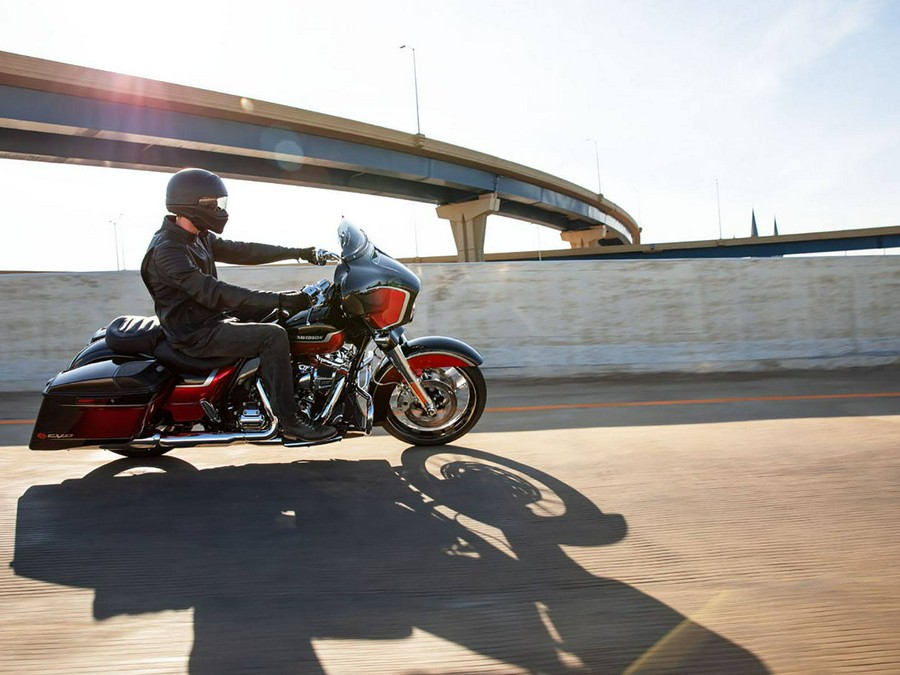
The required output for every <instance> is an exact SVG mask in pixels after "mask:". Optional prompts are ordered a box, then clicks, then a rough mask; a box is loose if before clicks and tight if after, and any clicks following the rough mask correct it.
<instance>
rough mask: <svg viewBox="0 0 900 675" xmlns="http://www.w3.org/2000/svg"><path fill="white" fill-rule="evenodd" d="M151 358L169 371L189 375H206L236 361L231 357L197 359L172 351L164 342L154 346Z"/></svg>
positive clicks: (170, 346)
mask: <svg viewBox="0 0 900 675" xmlns="http://www.w3.org/2000/svg"><path fill="white" fill-rule="evenodd" d="M153 356H155V357H156V359H157V360H158V361H159V362H160V363H161V364H163V365H164V366H165V367H166V368H168V369H169V370H174V371H175V372H176V373H188V374H190V375H206V374H207V373H210V372H212V371H213V370H216V369H217V368H224V367H225V366H230V365H232V364H234V363H235V362H236V361H237V359H236V358H234V357H233V356H211V357H207V358H203V359H198V358H195V357H193V356H188V355H187V354H184V353H182V352H179V351H176V350H175V349H172V345H170V344H169V343H168V342H166V341H165V340H163V341H162V342H160V343H159V344H158V345H156V349H154V350H153Z"/></svg>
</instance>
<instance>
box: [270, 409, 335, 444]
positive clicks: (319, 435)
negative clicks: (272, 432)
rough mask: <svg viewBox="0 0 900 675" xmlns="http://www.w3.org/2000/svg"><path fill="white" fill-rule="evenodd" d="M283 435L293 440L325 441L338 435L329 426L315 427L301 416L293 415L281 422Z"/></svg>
mask: <svg viewBox="0 0 900 675" xmlns="http://www.w3.org/2000/svg"><path fill="white" fill-rule="evenodd" d="M281 435H282V436H284V438H285V439H291V440H300V441H324V440H325V439H327V438H331V437H332V436H335V435H337V429H335V428H334V427H332V426H329V425H327V424H323V425H321V426H313V425H312V424H309V423H308V422H305V421H304V420H302V419H301V418H300V417H299V416H297V415H293V416H291V417H285V418H284V419H282V420H281Z"/></svg>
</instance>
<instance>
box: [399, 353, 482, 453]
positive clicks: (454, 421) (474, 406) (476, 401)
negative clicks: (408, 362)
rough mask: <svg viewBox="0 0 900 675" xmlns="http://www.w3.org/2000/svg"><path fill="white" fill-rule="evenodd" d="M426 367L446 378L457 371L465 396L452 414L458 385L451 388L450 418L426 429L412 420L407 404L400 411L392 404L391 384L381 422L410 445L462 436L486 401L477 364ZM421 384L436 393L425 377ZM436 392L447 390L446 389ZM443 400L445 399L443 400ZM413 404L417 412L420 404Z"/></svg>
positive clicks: (479, 414) (412, 412)
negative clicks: (458, 409) (463, 385)
mask: <svg viewBox="0 0 900 675" xmlns="http://www.w3.org/2000/svg"><path fill="white" fill-rule="evenodd" d="M428 371H431V372H435V371H441V373H442V374H443V375H444V377H446V378H450V379H455V377H454V375H455V374H457V373H458V374H459V376H460V377H461V378H462V379H463V380H464V381H465V385H466V388H467V391H466V394H467V396H466V400H465V402H464V406H463V409H462V410H461V411H459V413H458V414H456V407H455V406H456V403H457V402H458V399H457V395H458V393H459V390H460V389H459V388H454V389H453V392H452V394H453V397H454V399H453V402H452V403H453V405H454V408H453V410H454V413H453V415H452V417H451V419H450V420H449V422H448V423H447V424H446V425H445V426H441V427H440V428H436V429H429V428H427V426H421V425H418V424H416V420H415V414H416V410H414V409H413V408H410V409H409V410H408V411H401V410H398V409H397V408H396V407H395V405H394V404H395V401H396V398H397V390H396V388H395V390H394V391H393V392H391V396H390V400H389V401H388V410H387V412H386V413H385V417H384V422H383V426H384V429H385V430H386V431H387V432H388V433H389V434H390V435H391V436H393V437H395V438H399V439H400V440H401V441H403V442H404V443H409V444H410V445H444V444H445V443H451V442H452V441H455V440H456V439H458V438H461V437H462V436H465V435H466V434H467V433H469V431H470V430H471V429H472V427H474V426H475V425H476V424H478V420H480V419H481V415H482V413H483V412H484V406H485V403H487V385H486V384H485V382H484V375H482V374H481V371H480V370H479V369H478V367H477V366H469V367H466V368H452V367H448V368H430V369H428ZM426 372H427V371H426ZM423 384H424V386H425V390H426V391H428V393H429V395H431V396H432V397H434V396H435V393H439V392H435V390H434V387H432V386H430V385H429V380H428V378H426V377H423ZM398 386H399V385H398ZM440 393H443V394H445V395H446V394H447V392H446V391H444V392H440ZM444 403H445V404H446V403H448V402H447V401H444ZM415 408H417V410H418V414H421V407H420V406H418V404H416V406H415Z"/></svg>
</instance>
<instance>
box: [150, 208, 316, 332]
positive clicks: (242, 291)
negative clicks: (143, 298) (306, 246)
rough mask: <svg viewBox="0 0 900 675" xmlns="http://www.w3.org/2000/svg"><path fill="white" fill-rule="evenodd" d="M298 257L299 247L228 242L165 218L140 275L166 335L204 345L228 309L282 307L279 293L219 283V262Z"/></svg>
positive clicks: (258, 262)
mask: <svg viewBox="0 0 900 675" xmlns="http://www.w3.org/2000/svg"><path fill="white" fill-rule="evenodd" d="M299 257H300V249H299V248H286V247H284V246H271V245H269V244H248V243H243V242H239V241H229V240H227V239H220V238H219V237H217V236H215V235H214V234H212V233H211V232H209V233H206V234H205V235H200V236H196V235H193V234H191V233H190V232H187V231H186V230H183V229H182V228H180V227H178V225H176V224H175V218H174V216H166V217H165V218H164V219H163V224H162V227H161V228H160V229H159V231H158V232H157V233H156V234H154V235H153V239H151V240H150V246H149V247H148V248H147V253H146V254H145V255H144V261H143V262H142V263H141V277H142V278H143V280H144V284H145V285H146V286H147V290H149V291H150V295H151V296H153V302H154V305H155V308H156V316H158V317H159V322H160V324H161V325H162V328H163V331H164V332H165V335H166V339H167V340H168V341H169V342H170V343H171V344H172V346H173V347H175V348H176V349H183V348H185V347H189V346H196V347H200V346H203V345H204V344H205V343H206V342H207V341H208V340H209V337H210V331H211V329H212V328H213V327H215V325H216V324H218V323H221V322H222V321H225V320H227V319H228V318H229V316H228V314H229V312H233V311H236V310H245V311H246V310H269V309H274V308H275V307H277V306H278V299H279V298H278V295H279V294H278V293H273V292H270V291H253V290H250V289H249V288H243V287H241V286H234V285H232V284H228V283H225V282H224V281H220V280H219V279H218V278H217V274H216V261H219V262H225V263H234V264H238V265H261V264H263V263H269V262H275V261H276V260H290V259H297V258H299Z"/></svg>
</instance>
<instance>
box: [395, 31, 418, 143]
mask: <svg viewBox="0 0 900 675" xmlns="http://www.w3.org/2000/svg"><path fill="white" fill-rule="evenodd" d="M400 49H410V50H412V55H413V85H414V86H415V88H416V135H417V136H421V135H422V125H421V124H420V123H419V74H418V73H417V72H416V48H415V47H410V46H408V45H400Z"/></svg>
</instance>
